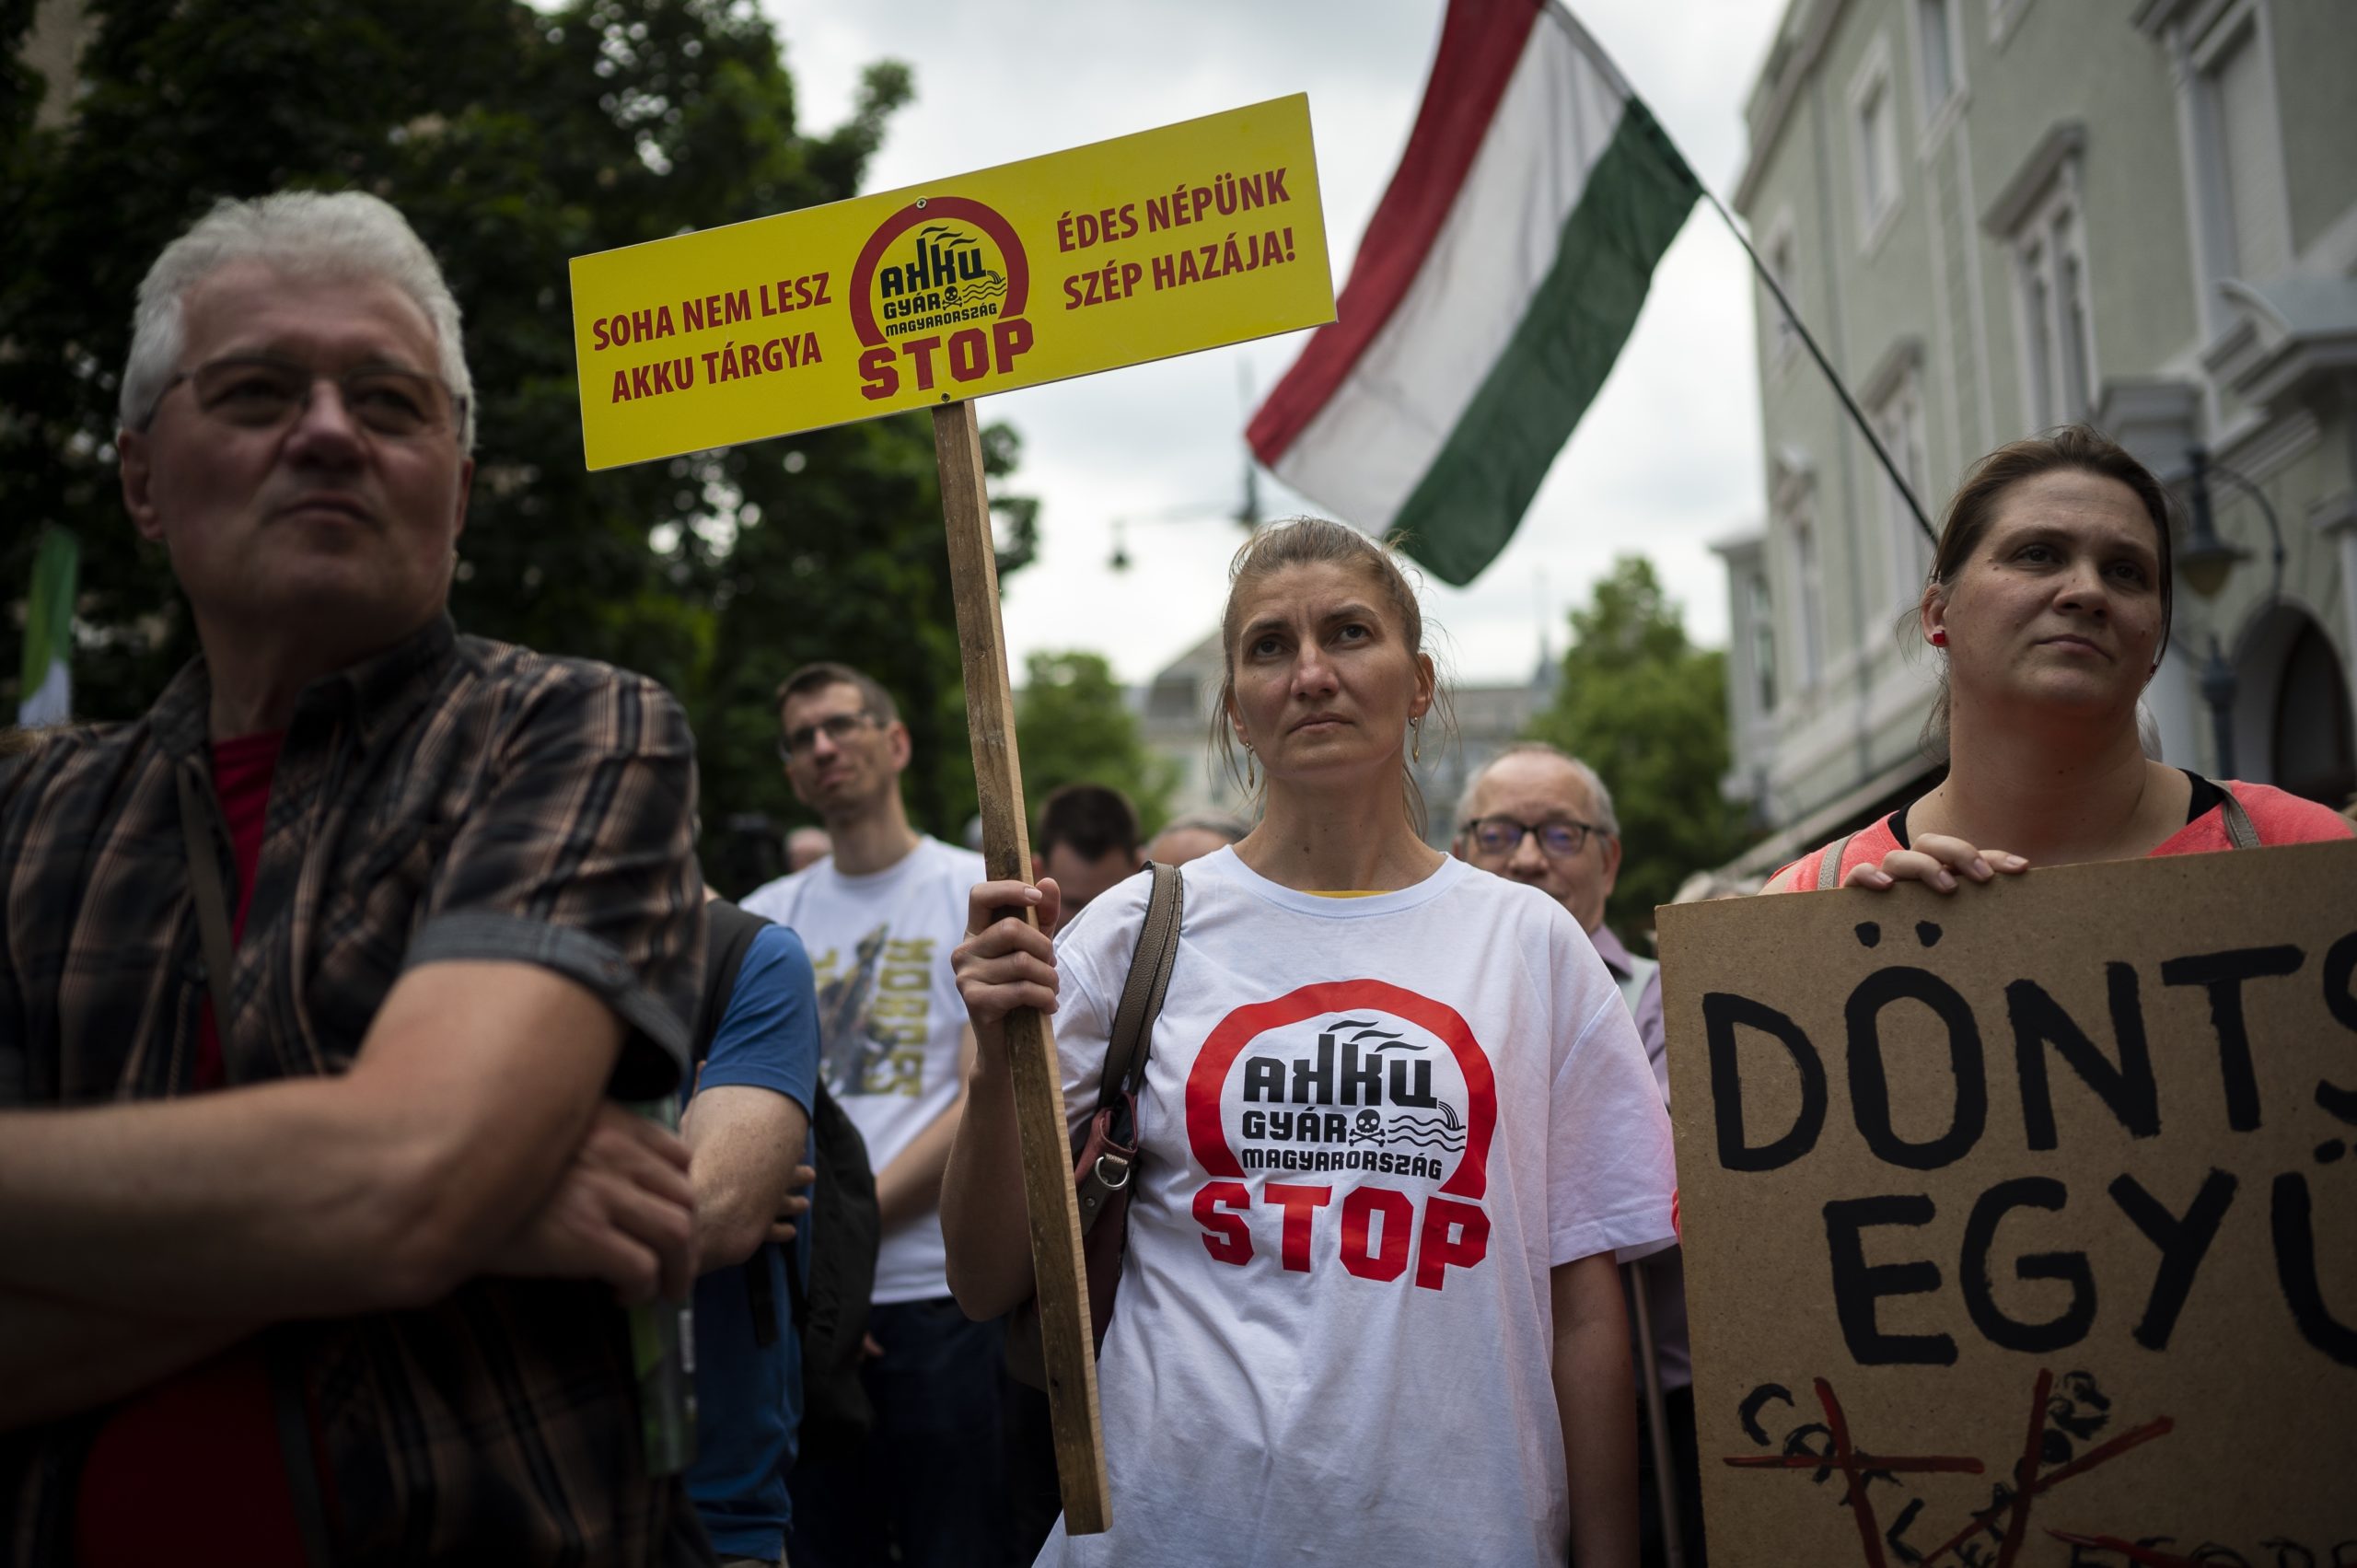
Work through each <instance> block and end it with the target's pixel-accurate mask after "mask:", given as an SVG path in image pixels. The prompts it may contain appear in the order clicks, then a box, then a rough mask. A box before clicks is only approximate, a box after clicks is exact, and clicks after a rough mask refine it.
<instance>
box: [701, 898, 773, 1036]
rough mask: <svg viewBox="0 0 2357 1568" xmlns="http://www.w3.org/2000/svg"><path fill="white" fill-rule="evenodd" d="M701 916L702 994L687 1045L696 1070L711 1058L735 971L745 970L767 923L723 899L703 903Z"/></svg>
mask: <svg viewBox="0 0 2357 1568" xmlns="http://www.w3.org/2000/svg"><path fill="white" fill-rule="evenodd" d="M703 912H704V921H705V929H704V947H703V994H702V997H701V998H700V999H699V1000H698V1001H697V1003H696V1028H695V1034H694V1036H693V1038H692V1039H691V1041H690V1044H691V1049H692V1050H693V1051H694V1056H695V1059H694V1062H693V1063H692V1064H693V1065H695V1066H698V1067H701V1066H702V1065H703V1059H704V1058H705V1057H706V1056H709V1055H710V1054H712V1039H713V1036H714V1035H716V1034H718V1033H719V1032H720V1020H721V1019H723V1018H725V1017H726V1016H728V1003H729V999H730V998H731V997H733V996H735V995H736V994H737V970H740V969H742V968H744V967H745V954H746V953H747V951H748V950H749V949H750V948H751V947H752V946H753V938H754V937H756V936H759V935H761V927H762V926H764V925H767V924H769V922H768V921H766V920H764V919H762V918H761V916H760V915H757V914H755V913H753V912H751V911H749V910H743V909H739V908H737V906H736V905H735V904H732V903H730V902H729V901H728V900H726V899H708V900H705V901H704V906H703Z"/></svg>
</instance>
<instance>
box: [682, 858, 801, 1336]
mask: <svg viewBox="0 0 2357 1568" xmlns="http://www.w3.org/2000/svg"><path fill="white" fill-rule="evenodd" d="M703 910H704V919H705V922H706V926H705V931H704V957H703V995H702V998H701V999H700V1000H699V1001H698V1003H697V1004H696V1031H695V1035H694V1037H693V1038H692V1040H691V1042H690V1043H691V1046H692V1048H693V1051H694V1065H695V1066H696V1067H698V1068H701V1067H702V1065H703V1062H704V1058H705V1057H707V1056H709V1055H711V1054H712V1040H713V1037H714V1035H716V1034H718V1033H719V1032H720V1022H721V1020H722V1019H723V1018H726V1016H728V1004H729V1002H730V1001H731V1000H733V999H734V998H735V996H736V994H737V971H738V970H742V969H743V968H744V967H745V955H746V953H747V952H749V951H750V950H751V948H752V946H753V939H754V938H755V937H757V936H759V935H761V927H763V926H765V925H767V924H769V922H768V921H767V920H764V919H762V918H761V916H760V915H757V914H755V913H753V912H751V911H749V910H742V909H738V908H737V906H736V905H735V904H732V903H730V902H729V901H728V900H726V899H710V900H705V903H704V906H703ZM744 1269H745V1299H746V1303H747V1305H748V1306H749V1307H750V1308H751V1310H752V1315H753V1342H754V1343H755V1344H757V1345H761V1346H769V1345H773V1344H775V1343H776V1342H777V1337H778V1332H777V1289H776V1287H775V1286H774V1285H773V1284H772V1283H770V1271H769V1251H768V1248H767V1246H766V1245H764V1246H761V1247H756V1248H754V1249H753V1255H752V1256H751V1257H750V1258H748V1259H746V1260H745V1263H744ZM786 1272H787V1273H789V1274H791V1273H792V1272H794V1270H793V1265H792V1264H791V1263H790V1262H789V1263H788V1265H787V1267H786Z"/></svg>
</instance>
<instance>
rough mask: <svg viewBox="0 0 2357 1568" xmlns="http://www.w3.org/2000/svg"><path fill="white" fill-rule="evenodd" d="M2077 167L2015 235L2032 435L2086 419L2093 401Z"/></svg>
mask: <svg viewBox="0 0 2357 1568" xmlns="http://www.w3.org/2000/svg"><path fill="white" fill-rule="evenodd" d="M2074 176H2075V170H2065V171H2064V173H2063V175H2062V176H2061V178H2058V179H2057V180H2056V181H2055V183H2054V187H2053V190H2052V191H2051V192H2050V193H2049V195H2048V196H2047V198H2046V199H2045V200H2044V201H2042V202H2040V203H2038V204H2037V206H2036V207H2034V208H2033V209H2032V210H2031V213H2030V215H2029V216H2028V217H2027V218H2026V220H2024V222H2023V224H2022V226H2021V227H2020V228H2019V229H2018V230H2017V231H2016V232H2015V233H2014V238H2013V245H2014V275H2015V278H2016V280H2017V283H2016V289H2015V301H2014V303H2015V308H2016V309H2017V311H2018V313H2019V315H2020V318H2021V344H2022V372H2023V374H2022V380H2023V396H2024V399H2025V401H2026V412H2027V413H2028V415H2029V418H2028V421H2027V423H2028V426H2029V428H2030V429H2032V430H2044V429H2047V428H2049V426H2052V425H2057V424H2068V423H2070V422H2071V421H2073V420H2077V419H2084V418H2085V417H2086V415H2087V412H2088V410H2089V409H2090V408H2092V407H2093V406H2094V401H2095V386H2096V371H2095V363H2096V357H2095V323H2094V319H2093V318H2092V316H2091V315H2090V313H2089V311H2088V309H2087V297H2088V296H2087V257H2086V247H2085V239H2084V235H2085V227H2084V225H2083V224H2082V223H2081V222H2080V221H2079V199H2078V182H2077V180H2076V179H2075V177H2074Z"/></svg>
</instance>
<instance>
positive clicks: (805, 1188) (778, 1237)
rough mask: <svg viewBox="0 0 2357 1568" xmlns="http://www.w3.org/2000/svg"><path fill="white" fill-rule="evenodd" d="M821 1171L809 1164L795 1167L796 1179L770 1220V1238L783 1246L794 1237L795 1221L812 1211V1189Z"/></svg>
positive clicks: (787, 1189)
mask: <svg viewBox="0 0 2357 1568" xmlns="http://www.w3.org/2000/svg"><path fill="white" fill-rule="evenodd" d="M818 1180H819V1173H818V1172H817V1171H816V1170H813V1169H812V1168H811V1167H808V1166H807V1165H797V1166H795V1167H794V1179H793V1182H792V1184H791V1185H789V1186H788V1187H787V1188H786V1190H785V1196H784V1197H783V1198H781V1199H779V1200H778V1204H777V1218H776V1219H774V1220H772V1221H771V1222H770V1239H771V1240H772V1241H774V1242H776V1243H777V1244H778V1245H779V1246H781V1247H783V1246H784V1245H785V1244H786V1243H788V1242H790V1241H792V1240H793V1239H794V1235H795V1222H796V1221H798V1220H800V1219H801V1218H802V1216H803V1215H805V1214H808V1213H809V1212H810V1189H811V1188H812V1187H813V1186H814V1185H816V1184H817V1182H818Z"/></svg>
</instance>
